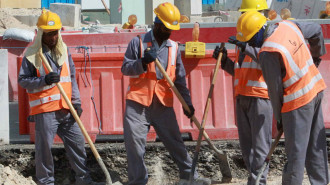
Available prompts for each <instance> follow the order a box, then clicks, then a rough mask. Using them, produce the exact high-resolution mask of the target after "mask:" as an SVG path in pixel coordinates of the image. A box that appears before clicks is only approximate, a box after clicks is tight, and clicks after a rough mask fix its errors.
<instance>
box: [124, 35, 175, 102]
mask: <svg viewBox="0 0 330 185" xmlns="http://www.w3.org/2000/svg"><path fill="white" fill-rule="evenodd" d="M169 41H170V42H171V46H170V47H169V48H168V63H167V69H166V73H167V75H168V76H169V77H170V78H171V80H172V81H174V80H175V69H176V58H177V52H178V44H177V43H176V42H174V41H172V40H169ZM146 46H151V42H148V43H142V39H141V38H140V53H141V55H140V57H141V58H142V54H143V51H144V48H145V47H146ZM154 94H156V96H157V97H158V99H159V100H160V102H161V103H162V104H163V105H164V106H166V107H173V92H172V90H171V86H170V85H169V84H168V83H167V81H166V79H165V78H163V79H160V80H157V76H156V68H155V63H154V62H151V63H150V64H148V66H147V71H146V72H145V73H142V74H141V75H138V76H130V81H129V87H128V92H127V94H126V98H127V99H129V100H133V101H135V102H138V103H140V104H142V105H144V106H149V105H150V104H151V103H152V99H153V96H154Z"/></svg>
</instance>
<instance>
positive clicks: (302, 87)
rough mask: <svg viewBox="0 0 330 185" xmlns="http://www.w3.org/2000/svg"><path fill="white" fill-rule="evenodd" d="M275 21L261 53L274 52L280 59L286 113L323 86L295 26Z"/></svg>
mask: <svg viewBox="0 0 330 185" xmlns="http://www.w3.org/2000/svg"><path fill="white" fill-rule="evenodd" d="M278 24H279V25H278V27H277V29H276V31H275V32H274V33H273V34H272V35H271V36H270V37H269V38H267V39H266V41H265V42H264V44H263V45H262V48H261V50H260V52H264V51H266V52H277V53H279V54H281V56H282V58H283V63H284V67H285V69H286V76H285V77H284V78H283V79H282V81H283V87H284V97H283V106H282V112H289V111H292V110H295V109H297V108H299V107H302V106H304V105H306V104H307V103H309V102H310V101H311V100H312V99H313V98H314V97H315V96H316V95H317V93H319V92H320V91H322V90H323V89H325V88H326V85H325V83H324V80H323V78H322V76H321V74H320V72H319V71H318V69H317V68H316V66H315V65H314V64H313V59H312V56H311V54H310V51H309V48H308V46H307V44H306V42H305V39H304V37H303V35H302V33H301V31H300V30H299V28H298V27H297V25H295V24H294V23H292V22H289V21H282V22H280V23H278ZM282 33H286V34H285V35H283V34H282Z"/></svg>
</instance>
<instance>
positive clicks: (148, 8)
mask: <svg viewBox="0 0 330 185" xmlns="http://www.w3.org/2000/svg"><path fill="white" fill-rule="evenodd" d="M165 2H169V3H172V4H174V0H145V23H146V24H153V22H154V19H155V17H156V15H155V13H154V9H155V8H156V7H157V6H158V5H159V4H161V3H165ZM179 10H180V8H179ZM180 11H181V10H180Z"/></svg>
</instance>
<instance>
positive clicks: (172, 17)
mask: <svg viewBox="0 0 330 185" xmlns="http://www.w3.org/2000/svg"><path fill="white" fill-rule="evenodd" d="M154 12H155V14H156V16H157V17H158V18H159V19H160V20H161V21H162V22H163V24H164V25H165V26H166V28H168V29H170V30H179V29H180V24H179V22H180V11H179V9H178V8H177V7H176V6H175V5H172V4H171V3H168V2H166V3H162V4H160V5H158V6H157V8H155V9H154Z"/></svg>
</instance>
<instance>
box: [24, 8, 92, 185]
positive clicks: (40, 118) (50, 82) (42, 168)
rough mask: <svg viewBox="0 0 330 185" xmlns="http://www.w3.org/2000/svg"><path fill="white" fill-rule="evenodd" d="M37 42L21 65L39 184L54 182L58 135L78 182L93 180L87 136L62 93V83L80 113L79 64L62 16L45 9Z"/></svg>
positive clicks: (39, 22) (81, 184)
mask: <svg viewBox="0 0 330 185" xmlns="http://www.w3.org/2000/svg"><path fill="white" fill-rule="evenodd" d="M37 27H38V32H37V36H36V38H35V40H34V43H33V44H32V45H31V46H30V47H28V48H27V50H26V52H25V55H24V58H23V61H22V66H21V68H20V72H19V76H18V83H19V84H20V85H21V86H22V87H23V88H25V89H26V90H27V93H28V97H29V104H30V118H32V119H33V120H35V123H36V124H35V150H36V152H35V164H36V179H37V184H38V185H44V184H47V185H50V184H52V185H54V182H55V179H54V163H53V156H52V153H51V147H52V144H53V140H54V137H55V135H56V134H58V136H59V137H60V138H61V139H62V141H63V143H64V147H65V150H66V152H67V156H68V158H69V161H70V164H71V167H72V168H73V170H74V171H75V174H76V176H75V177H76V182H75V184H79V185H87V184H88V185H90V184H96V183H94V182H92V180H91V177H90V175H89V170H88V169H87V167H86V151H85V148H84V144H85V141H84V136H83V135H82V133H81V130H80V128H79V126H78V125H77V123H76V122H75V120H74V118H73V116H72V115H71V113H70V110H69V107H68V105H67V104H66V102H65V101H64V98H63V97H62V96H61V95H60V91H59V90H58V88H57V87H56V83H60V84H61V85H62V87H63V89H64V91H65V92H66V94H67V96H68V98H69V99H70V100H71V102H72V104H73V107H74V108H75V109H76V111H77V114H78V115H79V116H80V115H81V113H82V108H81V101H80V94H79V90H78V85H77V82H76V76H75V73H76V72H75V66H74V63H73V61H72V58H71V55H70V53H69V52H68V49H67V46H66V45H65V43H64V42H63V40H62V37H61V34H60V29H61V28H62V23H61V20H60V17H59V16H58V15H57V14H56V13H53V12H51V11H46V10H43V11H42V14H41V15H40V17H39V19H38V23H37ZM39 51H42V53H43V54H44V56H45V57H46V58H47V60H48V61H47V62H48V63H49V64H50V66H51V67H52V69H53V71H54V72H48V70H47V68H46V66H45V64H43V62H42V61H41V58H40V57H39V55H38V53H39Z"/></svg>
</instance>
